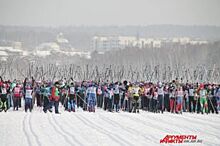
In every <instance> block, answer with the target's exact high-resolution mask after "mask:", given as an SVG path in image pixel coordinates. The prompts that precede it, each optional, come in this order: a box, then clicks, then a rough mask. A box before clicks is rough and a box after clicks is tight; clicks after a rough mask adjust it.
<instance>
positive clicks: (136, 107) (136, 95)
mask: <svg viewBox="0 0 220 146" xmlns="http://www.w3.org/2000/svg"><path fill="white" fill-rule="evenodd" d="M139 92H140V87H139V86H138V84H137V83H136V84H135V86H133V91H132V93H133V99H134V101H133V107H134V111H133V113H136V112H137V113H139V102H138V100H139ZM132 109H133V108H132Z"/></svg>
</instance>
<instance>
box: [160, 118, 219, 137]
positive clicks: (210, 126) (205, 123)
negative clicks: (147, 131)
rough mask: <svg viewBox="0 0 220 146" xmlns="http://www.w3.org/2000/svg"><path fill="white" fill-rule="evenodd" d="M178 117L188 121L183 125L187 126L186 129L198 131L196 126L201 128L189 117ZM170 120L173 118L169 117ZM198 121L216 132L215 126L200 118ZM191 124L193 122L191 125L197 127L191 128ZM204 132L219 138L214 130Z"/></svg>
mask: <svg viewBox="0 0 220 146" xmlns="http://www.w3.org/2000/svg"><path fill="white" fill-rule="evenodd" d="M178 118H182V119H185V122H186V123H188V124H185V125H184V126H185V127H187V129H190V130H191V131H193V132H198V131H197V130H198V128H199V129H201V127H200V125H199V126H198V125H195V124H194V122H195V121H193V120H191V119H189V118H188V117H183V116H179V117H178ZM186 119H187V120H186ZM160 120H161V119H160ZM171 120H173V119H171ZM162 121H164V120H162ZM189 121H191V122H189ZM198 122H199V123H201V124H203V125H205V126H208V127H209V128H212V130H214V131H215V132H217V131H216V126H214V125H211V124H210V123H207V122H204V120H202V121H201V120H199V121H198ZM192 124H194V125H193V126H194V127H198V128H196V129H195V128H193V126H191V125H192ZM188 125H190V126H188ZM172 126H175V127H178V126H176V125H172ZM199 132H203V130H199ZM206 132H207V133H209V134H210V135H212V136H214V137H216V138H218V139H220V136H217V135H216V134H215V132H214V133H212V132H209V131H206Z"/></svg>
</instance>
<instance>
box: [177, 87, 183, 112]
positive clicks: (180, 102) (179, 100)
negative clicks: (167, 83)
mask: <svg viewBox="0 0 220 146" xmlns="http://www.w3.org/2000/svg"><path fill="white" fill-rule="evenodd" d="M183 96H184V92H183V88H182V87H181V86H180V87H178V88H177V91H176V100H177V105H176V113H181V114H182V105H183Z"/></svg>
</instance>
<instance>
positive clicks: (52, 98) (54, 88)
mask: <svg viewBox="0 0 220 146" xmlns="http://www.w3.org/2000/svg"><path fill="white" fill-rule="evenodd" d="M59 99H60V96H59V95H56V87H55V86H54V87H52V90H51V96H50V100H53V101H59Z"/></svg>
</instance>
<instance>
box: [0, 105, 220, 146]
mask: <svg viewBox="0 0 220 146" xmlns="http://www.w3.org/2000/svg"><path fill="white" fill-rule="evenodd" d="M60 108H61V110H60V111H61V114H60V115H57V114H54V113H49V112H48V113H46V114H45V113H44V112H43V111H42V109H41V108H36V107H35V109H34V111H33V112H32V113H29V112H28V113H25V112H24V111H23V109H20V110H19V111H12V110H11V109H10V110H9V111H8V112H6V113H5V112H2V113H0V137H1V142H0V145H2V146H36V145H39V146H50V145H51V146H61V145H62V146H68V145H76V146H84V145H85V146H117V145H122V146H131V145H136V146H146V145H149V146H155V145H168V144H160V139H163V138H164V137H165V136H166V135H167V134H170V135H178V134H186V135H189V134H191V135H197V137H198V139H201V140H203V142H202V143H197V144H196V145H199V146H201V145H209V146H211V145H213V146H217V145H220V115H216V114H210V115H201V114H190V113H183V115H177V114H171V113H164V114H154V113H149V112H145V111H141V112H140V113H139V114H134V113H126V112H120V113H109V112H105V111H103V110H101V109H97V111H96V113H88V112H84V111H82V110H80V109H78V110H77V112H76V113H69V112H64V111H63V108H62V107H60ZM173 145H174V144H173ZM178 145H179V144H178ZM183 145H192V146H194V145H195V144H183Z"/></svg>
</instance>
